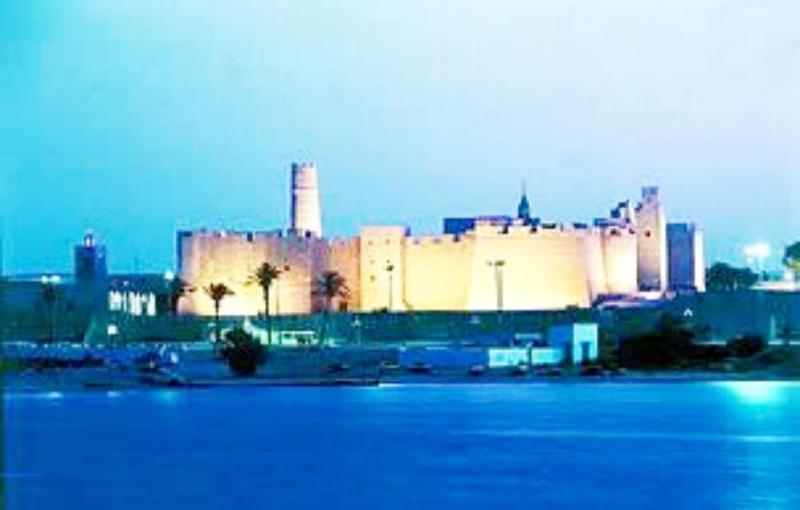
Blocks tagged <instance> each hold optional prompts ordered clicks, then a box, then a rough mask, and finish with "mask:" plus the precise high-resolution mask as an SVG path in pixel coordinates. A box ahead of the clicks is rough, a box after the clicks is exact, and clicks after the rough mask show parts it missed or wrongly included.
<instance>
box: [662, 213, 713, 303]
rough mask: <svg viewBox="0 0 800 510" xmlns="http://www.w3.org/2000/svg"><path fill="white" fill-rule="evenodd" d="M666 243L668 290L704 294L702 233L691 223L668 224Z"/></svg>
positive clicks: (704, 273)
mask: <svg viewBox="0 0 800 510" xmlns="http://www.w3.org/2000/svg"><path fill="white" fill-rule="evenodd" d="M667 242H668V253H669V288H670V290H673V291H675V292H687V291H689V292H692V291H694V292H704V291H705V288H706V281H705V280H706V269H705V257H704V254H703V233H702V232H701V231H700V229H698V228H697V226H696V225H695V224H693V223H670V224H669V225H667Z"/></svg>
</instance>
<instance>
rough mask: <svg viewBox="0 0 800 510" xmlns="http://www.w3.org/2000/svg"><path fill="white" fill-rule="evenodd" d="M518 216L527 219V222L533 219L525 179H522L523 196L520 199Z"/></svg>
mask: <svg viewBox="0 0 800 510" xmlns="http://www.w3.org/2000/svg"><path fill="white" fill-rule="evenodd" d="M517 218H518V219H521V220H523V221H525V222H526V223H527V222H529V221H530V220H531V204H530V202H528V192H527V189H526V186H525V181H522V197H521V198H520V200H519V206H518V207H517Z"/></svg>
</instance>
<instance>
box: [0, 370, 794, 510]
mask: <svg viewBox="0 0 800 510" xmlns="http://www.w3.org/2000/svg"><path fill="white" fill-rule="evenodd" d="M5 411H6V414H5V446H6V450H5V473H4V481H5V491H6V494H5V499H6V506H7V508H12V509H17V508H19V509H22V508H24V509H28V508H71V509H73V508H74V509H83V508H117V509H128V508H130V509H138V510H144V509H153V508H175V509H182V508H188V509H200V508H239V507H241V508H278V509H283V508H434V507H435V508H472V507H475V508H504V509H508V508H637V509H638V508H706V509H709V508H756V509H772V508H776V509H778V508H785V509H797V508H800V385H797V384H793V383H764V382H738V383H697V384H633V383H624V384H531V385H486V386H478V385H472V386H469V385H466V386H394V387H392V386H390V387H380V388H295V389H292V388H239V389H214V390H191V391H181V390H176V391H172V390H159V391H131V392H110V393H106V392H75V393H63V394H61V393H41V394H11V395H6V400H5Z"/></svg>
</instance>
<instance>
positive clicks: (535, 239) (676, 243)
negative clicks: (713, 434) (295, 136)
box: [177, 163, 705, 316]
mask: <svg viewBox="0 0 800 510" xmlns="http://www.w3.org/2000/svg"><path fill="white" fill-rule="evenodd" d="M290 216H291V224H290V225H289V228H288V229H287V230H285V231H284V230H275V231H266V232H228V231H221V232H212V231H206V230H199V231H182V232H179V233H178V236H177V249H178V254H177V257H178V266H179V272H180V275H181V278H183V279H184V280H185V281H186V282H187V283H188V284H189V285H191V286H192V287H194V288H196V289H197V290H198V291H197V292H193V293H190V294H188V295H187V296H186V297H185V298H184V299H183V300H182V305H181V306H182V311H183V312H185V313H191V314H199V315H212V314H213V311H214V310H213V309H214V307H213V303H212V301H211V300H210V299H209V298H208V296H206V295H205V293H204V292H202V290H201V289H202V288H204V287H206V286H208V285H209V284H211V283H224V284H226V285H227V286H228V287H230V288H231V289H232V290H233V292H234V294H233V295H232V296H230V297H229V298H227V299H225V300H224V301H223V302H222V308H221V312H222V314H223V315H231V316H234V315H237V316H249V315H256V314H258V313H263V311H264V310H263V306H264V305H263V303H264V300H263V296H262V290H261V288H260V287H258V286H257V285H254V284H252V283H250V282H249V280H250V277H251V275H252V274H253V273H254V271H255V269H256V268H257V267H258V266H259V265H260V264H262V263H263V262H265V261H268V262H270V263H271V264H273V265H274V266H276V267H277V268H279V269H280V270H281V271H282V273H281V275H280V277H279V278H278V280H277V281H276V282H275V283H274V284H273V286H272V288H271V300H270V303H271V304H270V306H271V308H272V309H271V310H270V313H271V314H275V315H279V314H306V313H313V312H315V311H318V310H320V308H321V306H322V303H320V302H319V301H318V300H316V299H315V298H314V295H313V292H312V289H313V287H314V282H315V280H316V279H317V278H318V277H319V275H320V274H322V272H323V271H336V272H338V273H340V274H341V275H342V276H343V277H344V278H345V280H346V282H347V286H348V291H349V292H348V296H347V297H346V298H341V299H338V300H337V301H336V302H335V303H334V306H335V307H336V308H337V309H340V310H350V311H360V312H373V311H392V312H403V311H473V310H474V311H479V310H481V311H487V310H557V309H563V308H567V307H589V306H591V305H592V304H593V303H595V302H597V300H598V299H602V298H604V297H608V296H615V297H620V296H622V297H637V296H644V295H646V296H663V295H664V294H665V293H666V292H667V291H670V290H672V291H690V292H702V291H703V290H704V280H705V274H704V261H703V238H702V233H701V232H700V230H699V229H697V228H696V227H695V226H694V225H693V224H671V225H669V226H668V225H667V220H666V215H665V213H664V208H663V205H662V203H661V199H660V196H659V192H658V189H657V188H654V187H649V188H645V189H644V190H643V193H642V200H641V202H639V203H637V204H634V203H633V202H631V201H625V202H622V203H620V204H619V205H617V207H615V208H614V209H613V210H612V211H611V214H610V215H609V216H608V217H606V218H599V219H596V220H594V222H592V223H591V224H587V223H574V224H569V225H564V224H555V223H544V222H542V221H541V220H540V219H538V218H532V217H531V216H530V204H529V202H528V199H527V197H526V196H525V194H524V193H523V196H522V200H521V202H520V205H519V208H518V212H517V215H516V217H513V218H512V217H508V216H490V217H478V218H459V219H448V220H445V234H443V235H441V236H436V237H431V236H412V235H411V232H410V230H409V229H408V228H407V227H405V226H367V227H364V228H363V229H362V230H361V233H360V235H359V236H357V237H353V238H349V239H326V238H325V237H324V236H323V232H322V220H321V208H320V197H319V186H318V176H317V168H316V166H315V165H313V164H307V163H302V164H293V165H292V174H291V215H290ZM672 237H674V239H673V238H672ZM671 270H672V273H670V271H671Z"/></svg>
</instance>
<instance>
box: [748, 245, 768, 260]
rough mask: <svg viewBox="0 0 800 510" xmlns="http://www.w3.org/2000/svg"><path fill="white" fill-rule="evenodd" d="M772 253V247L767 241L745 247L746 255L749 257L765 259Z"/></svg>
mask: <svg viewBox="0 0 800 510" xmlns="http://www.w3.org/2000/svg"><path fill="white" fill-rule="evenodd" d="M770 254H772V248H771V247H770V245H768V244H767V243H753V244H748V245H747V246H745V247H744V255H745V257H747V258H749V259H755V260H758V261H764V259H766V258H767V257H769V256H770Z"/></svg>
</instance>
